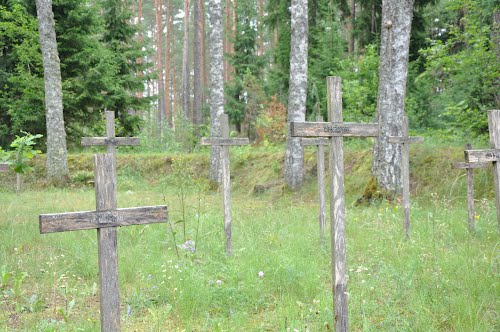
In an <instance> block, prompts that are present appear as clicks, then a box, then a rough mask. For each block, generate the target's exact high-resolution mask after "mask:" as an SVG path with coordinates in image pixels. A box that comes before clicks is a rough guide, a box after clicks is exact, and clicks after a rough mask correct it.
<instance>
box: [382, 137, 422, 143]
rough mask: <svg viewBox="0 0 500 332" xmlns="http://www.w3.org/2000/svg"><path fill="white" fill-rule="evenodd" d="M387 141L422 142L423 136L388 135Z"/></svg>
mask: <svg viewBox="0 0 500 332" xmlns="http://www.w3.org/2000/svg"><path fill="white" fill-rule="evenodd" d="M387 141H388V142H389V143H397V144H416V143H423V142H424V138H423V137H421V136H409V137H404V136H403V137H399V136H389V138H388V139H387Z"/></svg>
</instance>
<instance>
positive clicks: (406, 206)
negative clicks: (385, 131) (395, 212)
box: [401, 116, 410, 237]
mask: <svg viewBox="0 0 500 332" xmlns="http://www.w3.org/2000/svg"><path fill="white" fill-rule="evenodd" d="M408 132H409V130H408V117H407V116H403V123H402V126H401V133H402V135H403V138H405V141H406V142H404V144H401V166H402V167H401V181H402V186H403V216H404V218H403V228H404V232H405V236H406V237H409V236H410V144H408V141H409V139H408V138H409V137H408Z"/></svg>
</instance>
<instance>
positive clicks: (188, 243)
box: [181, 239, 196, 252]
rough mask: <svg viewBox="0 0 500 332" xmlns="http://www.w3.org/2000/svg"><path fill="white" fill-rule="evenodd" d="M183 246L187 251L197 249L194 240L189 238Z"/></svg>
mask: <svg viewBox="0 0 500 332" xmlns="http://www.w3.org/2000/svg"><path fill="white" fill-rule="evenodd" d="M181 248H182V249H183V250H185V251H189V252H195V251H196V248H195V245H194V241H193V240H191V239H189V240H187V241H186V242H184V243H183V244H181Z"/></svg>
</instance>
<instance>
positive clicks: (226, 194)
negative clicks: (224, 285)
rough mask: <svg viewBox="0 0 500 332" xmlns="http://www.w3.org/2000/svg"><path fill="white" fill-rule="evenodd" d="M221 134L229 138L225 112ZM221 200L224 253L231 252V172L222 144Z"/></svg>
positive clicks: (226, 151) (225, 148)
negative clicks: (222, 206)
mask: <svg viewBox="0 0 500 332" xmlns="http://www.w3.org/2000/svg"><path fill="white" fill-rule="evenodd" d="M221 135H222V138H223V139H228V138H229V119H228V115H227V114H223V115H222V116H221ZM221 163H222V201H223V205H224V233H225V235H226V244H225V250H226V254H228V255H231V254H232V252H233V240H232V233H231V173H230V165H229V146H227V145H224V146H222V156H221Z"/></svg>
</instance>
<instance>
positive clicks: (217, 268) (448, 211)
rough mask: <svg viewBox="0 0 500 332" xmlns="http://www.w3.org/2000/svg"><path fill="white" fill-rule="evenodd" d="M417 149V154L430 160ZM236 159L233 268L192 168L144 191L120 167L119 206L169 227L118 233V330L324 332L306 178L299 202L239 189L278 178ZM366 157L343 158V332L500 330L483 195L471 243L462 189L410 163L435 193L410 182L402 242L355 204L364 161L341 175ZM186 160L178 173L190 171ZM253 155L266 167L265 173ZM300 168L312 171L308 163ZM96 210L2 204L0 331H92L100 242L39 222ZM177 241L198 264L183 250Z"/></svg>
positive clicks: (45, 200)
mask: <svg viewBox="0 0 500 332" xmlns="http://www.w3.org/2000/svg"><path fill="white" fill-rule="evenodd" d="M422 149H423V150H417V152H414V153H416V154H417V156H418V155H419V153H420V154H425V152H426V151H427V152H429V150H425V148H422ZM429 149H430V148H429ZM245 151H248V150H241V151H240V152H238V153H236V154H235V157H233V158H234V160H232V162H233V167H234V168H235V172H233V173H234V179H233V247H234V255H233V256H232V257H227V256H226V255H225V254H224V234H223V220H222V206H221V204H222V203H221V198H220V194H219V193H217V192H216V191H214V190H209V189H206V188H205V187H204V183H203V181H199V180H198V179H197V178H196V177H194V174H200V172H198V171H197V169H196V166H192V167H194V169H193V172H192V173H191V176H185V175H183V171H182V170H183V165H184V166H185V165H186V164H182V162H179V161H177V164H176V161H175V160H179V159H175V158H174V161H173V163H172V165H173V166H172V167H169V172H170V173H169V175H166V176H163V175H157V176H151V177H149V178H144V177H142V176H140V175H139V173H140V172H136V169H135V168H134V167H135V166H130V165H128V164H127V165H122V166H121V167H120V168H119V180H118V185H119V193H118V206H119V207H132V206H142V205H157V204H167V205H168V206H169V210H170V212H169V213H170V221H171V224H154V225H148V226H128V227H122V228H121V229H120V230H119V232H118V243H119V273H120V276H119V277H120V279H119V282H120V292H121V303H122V308H121V315H122V330H123V331H311V332H312V331H328V330H330V331H332V330H333V324H332V321H333V318H332V291H331V262H330V246H329V244H327V245H323V246H322V245H321V244H320V241H319V226H318V222H317V214H318V211H317V209H318V206H317V203H316V197H315V180H314V177H313V176H311V175H309V176H308V182H307V184H306V185H305V186H304V188H303V189H302V190H300V191H299V192H296V193H291V192H288V191H286V190H283V189H282V188H280V187H279V186H278V187H277V189H274V191H273V190H271V191H270V192H267V193H264V194H259V195H258V194H255V193H253V192H252V188H249V187H248V183H250V182H249V181H258V179H265V181H270V182H272V181H273V176H274V178H276V179H278V178H279V177H280V174H279V173H280V172H281V170H280V168H279V160H280V158H282V156H276V155H274V154H272V153H271V154H269V155H267V154H263V155H261V156H259V157H256V156H254V155H253V154H249V153H247V152H245ZM311 151H312V150H311ZM454 151H455V150H454ZM457 151H458V150H457ZM442 152H443V151H441V153H442ZM455 152H456V151H455ZM455 152H453V153H455ZM453 153H452V155H453ZM363 155H366V151H364V150H363V151H361V152H359V151H358V152H357V153H355V154H350V155H348V156H347V157H346V168H347V169H348V172H349V174H348V175H347V177H350V179H346V181H347V190H346V192H347V195H348V197H347V204H346V206H347V265H348V271H349V285H348V291H349V322H350V329H351V330H352V331H499V330H500V312H499V308H500V285H499V282H500V278H499V277H500V245H499V244H500V242H499V236H498V225H497V222H496V213H495V206H494V200H493V199H492V198H491V192H490V191H489V190H490V189H485V188H483V187H486V186H482V185H480V188H479V189H478V191H479V192H481V193H483V194H481V195H480V196H479V197H478V202H477V210H478V211H477V212H478V220H477V221H478V225H477V228H478V229H477V232H476V233H475V234H469V232H468V230H467V224H466V220H467V211H466V204H465V198H464V195H465V190H464V187H463V182H464V181H463V177H460V176H459V173H454V175H453V176H451V179H452V180H453V181H451V182H449V183H450V185H449V186H448V187H445V188H444V187H443V186H442V185H441V184H440V183H441V182H439V181H444V180H443V179H441V178H439V177H440V175H439V174H435V173H436V172H438V171H439V170H438V169H434V168H439V167H440V166H439V165H433V162H434V159H432V158H431V159H428V160H427V161H424V160H420V159H419V160H420V161H419V162H417V163H415V166H414V167H417V168H418V172H419V174H422V173H425V174H427V176H428V175H429V174H433V176H436V180H435V181H434V182H436V183H437V182H439V184H438V187H437V188H436V190H434V191H429V190H428V184H427V183H428V182H431V183H432V181H433V180H432V179H425V181H427V182H425V181H424V180H421V181H420V180H419V177H418V176H417V177H415V178H412V181H413V182H412V185H413V186H414V188H417V189H416V191H414V195H415V197H414V198H413V200H412V230H411V237H410V239H409V240H405V239H404V237H403V231H402V211H401V209H400V208H399V207H398V205H397V204H391V203H379V204H373V205H371V206H360V207H356V206H354V204H353V203H354V201H355V200H356V198H358V197H359V196H360V195H361V193H362V192H361V191H360V189H359V188H360V186H361V183H363V181H364V180H365V179H366V176H367V175H366V174H365V173H367V169H369V162H364V163H363V162H361V164H362V166H359V167H358V166H353V165H354V164H356V163H354V162H353V161H359V160H362V159H363V158H362V157H363ZM431 156H432V155H431ZM453 156H455V155H453ZM205 157H206V156H205ZM414 157H415V156H414ZM138 158H141V157H138ZM176 158H177V157H176ZM189 158H190V157H187V156H186V157H185V159H184V161H183V162H185V163H187V164H188V165H189V164H192V165H194V164H195V163H194V162H192V160H191V159H189ZM200 158H204V157H203V156H202V157H200ZM257 158H259V160H260V161H262V159H264V160H267V162H266V163H265V168H266V170H267V171H266V172H267V173H266V172H264V171H263V170H261V169H259V167H263V166H259V165H261V163H260V162H259V163H257V162H255V160H257ZM266 158H268V159H266ZM426 158H428V157H426ZM132 159H133V158H132ZM417 159H418V158H417ZM275 160H278V162H276V164H277V165H274V162H275ZM307 160H308V165H309V168H308V169H309V170H311V169H313V167H312V166H314V154H313V153H312V152H311V153H309V154H308V158H307ZM449 161H450V160H447V162H449ZM351 162H352V164H353V165H351V164H350V163H351ZM119 164H120V162H119ZM132 165H133V164H132ZM176 165H177V166H176ZM311 165H312V166H311ZM429 165H432V167H431V166H429ZM144 167H145V166H144ZM144 167H143V168H144ZM176 167H177V168H176ZM84 168H85V167H84ZM80 172H82V171H80ZM147 172H149V170H147ZM269 172H271V173H273V172H274V173H275V174H274V175H273V174H271V173H269ZM356 172H359V174H358V173H356ZM442 172H444V173H446V172H447V173H449V172H450V170H449V167H448V168H447V170H442ZM160 173H161V172H160ZM238 173H239V174H238ZM79 174H80V173H79ZM485 174H486V173H485ZM79 176H80V177H82V175H81V174H80V175H79ZM249 178H252V179H253V180H250V179H249ZM422 179H424V177H423V175H422ZM478 181H479V182H480V183H481V181H482V182H488V175H481V174H479V176H478ZM358 183H359V185H358ZM181 188H182V191H181V190H180V189H181ZM93 209H95V198H94V191H93V188H91V187H88V186H83V185H80V186H75V187H72V188H67V189H50V188H43V190H42V189H40V188H37V186H36V185H32V186H30V185H28V186H27V189H26V190H25V191H24V192H23V193H21V195H19V196H16V194H15V193H14V192H13V190H10V189H7V190H5V189H4V190H3V191H0V237H1V241H0V273H1V274H0V282H1V284H0V296H1V297H0V329H1V330H2V331H98V330H99V325H100V323H99V303H98V301H99V294H98V292H99V287H98V271H97V245H96V232H95V231H78V232H67V233H55V234H47V235H40V234H39V231H38V215H39V214H41V213H57V212H69V211H81V210H93ZM188 239H191V240H193V241H195V242H196V251H195V252H191V251H189V250H184V249H183V248H182V244H183V243H184V242H185V241H186V240H188Z"/></svg>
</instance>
